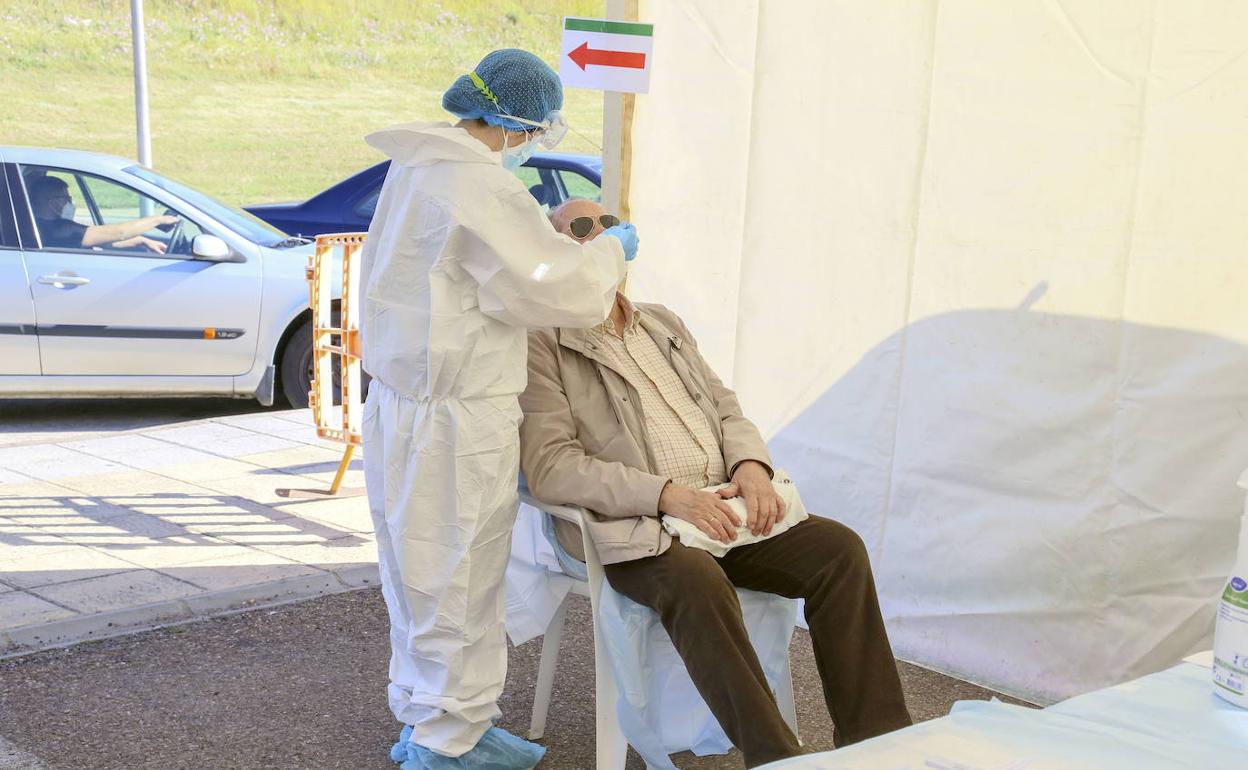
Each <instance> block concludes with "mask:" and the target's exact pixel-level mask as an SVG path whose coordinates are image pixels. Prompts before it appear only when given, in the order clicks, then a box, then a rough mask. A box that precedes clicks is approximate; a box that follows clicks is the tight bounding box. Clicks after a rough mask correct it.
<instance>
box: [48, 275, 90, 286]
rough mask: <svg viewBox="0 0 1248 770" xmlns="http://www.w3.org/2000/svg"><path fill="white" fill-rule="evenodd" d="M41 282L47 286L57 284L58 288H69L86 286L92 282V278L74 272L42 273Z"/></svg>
mask: <svg viewBox="0 0 1248 770" xmlns="http://www.w3.org/2000/svg"><path fill="white" fill-rule="evenodd" d="M39 283H42V284H44V285H46V286H55V287H56V288H58V289H68V288H69V287H70V286H85V285H86V284H88V283H91V279H90V278H83V277H82V276H81V275H74V274H73V273H57V274H56V275H41V276H39Z"/></svg>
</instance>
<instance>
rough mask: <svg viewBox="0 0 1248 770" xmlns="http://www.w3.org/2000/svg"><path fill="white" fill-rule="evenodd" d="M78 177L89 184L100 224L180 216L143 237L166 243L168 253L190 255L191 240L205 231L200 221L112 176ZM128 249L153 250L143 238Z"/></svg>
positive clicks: (87, 188)
mask: <svg viewBox="0 0 1248 770" xmlns="http://www.w3.org/2000/svg"><path fill="white" fill-rule="evenodd" d="M78 179H79V181H80V182H81V183H82V186H83V187H85V188H86V191H87V195H88V197H89V198H90V203H91V205H92V208H93V212H92V213H93V215H95V216H97V218H98V219H99V222H97V224H102V225H113V224H125V223H127V222H133V221H135V220H137V219H141V218H144V217H152V216H156V215H161V216H173V217H178V222H177V223H176V224H173V225H153V226H152V227H149V228H148V229H147V230H145V231H144V232H143V233H142V236H141V237H142V238H145V239H147V240H149V241H151V242H152V243H156V244H163V245H164V247H165V254H177V255H180V256H187V257H189V256H190V255H191V241H193V240H195V236H197V235H199V234H201V233H203V229H201V228H200V227H199V225H197V224H195V223H194V222H192V221H191V220H189V219H187V218H186V217H185V216H183V215H182V214H181V213H179V212H177V211H175V210H174V209H171V208H169V207H168V206H166V205H164V204H163V203H160V202H158V201H156V200H155V199H153V198H149V197H148V196H146V195H143V194H142V193H140V192H138V191H137V190H135V189H133V188H130V187H126V186H125V185H123V184H120V183H118V182H114V181H113V180H111V179H104V178H103V177H98V176H92V175H90V174H79V175H78ZM125 250H127V251H142V252H151V251H152V250H153V247H152V246H151V244H144V243H143V242H142V241H140V242H139V243H137V244H134V245H132V246H130V247H128V248H126V249H125Z"/></svg>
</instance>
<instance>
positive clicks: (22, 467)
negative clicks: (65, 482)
mask: <svg viewBox="0 0 1248 770" xmlns="http://www.w3.org/2000/svg"><path fill="white" fill-rule="evenodd" d="M0 468H7V469H8V470H11V471H16V472H18V473H20V474H22V475H24V476H29V477H31V478H34V479H38V480H40V481H56V480H57V479H66V478H73V477H74V476H85V475H88V474H93V473H109V472H115V471H119V470H123V469H124V468H125V466H123V465H121V464H119V463H115V462H111V461H109V460H105V459H103V458H100V457H95V456H93V455H89V454H84V453H83V452H76V451H74V450H72V449H67V448H65V447H62V446H56V445H44V444H37V445H29V446H20V447H4V448H2V449H0ZM7 492H8V490H6V493H7Z"/></svg>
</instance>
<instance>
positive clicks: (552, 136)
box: [499, 110, 568, 150]
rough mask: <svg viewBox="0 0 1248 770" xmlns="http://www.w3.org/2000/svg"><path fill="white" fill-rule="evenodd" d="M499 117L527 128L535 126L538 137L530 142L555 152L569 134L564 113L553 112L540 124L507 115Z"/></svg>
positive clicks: (503, 114)
mask: <svg viewBox="0 0 1248 770" xmlns="http://www.w3.org/2000/svg"><path fill="white" fill-rule="evenodd" d="M499 117H500V118H507V119H508V120H514V121H516V122H517V123H522V124H524V125H526V126H533V128H534V129H536V131H535V134H536V135H535V136H534V137H533V138H532V139H531V140H530V141H532V142H535V143H537V144H540V145H541V146H542V148H543V149H546V150H553V149H555V148H556V147H558V146H559V143H560V142H562V141H563V137H565V136H567V134H568V121H567V120H565V119H564V117H563V113H562V112H560V111H559V110H551V111H550V112H549V113H547V115H546V119H545V120H543V121H542V122H540V123H539V122H537V121H534V120H527V119H525V118H518V117H516V116H515V115H508V114H506V113H500V114H499Z"/></svg>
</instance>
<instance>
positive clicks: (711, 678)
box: [520, 200, 910, 767]
mask: <svg viewBox="0 0 1248 770" xmlns="http://www.w3.org/2000/svg"><path fill="white" fill-rule="evenodd" d="M551 221H552V223H553V224H554V225H555V226H556V228H557V229H559V230H560V231H561V232H563V233H564V234H565V235H568V236H569V237H571V238H575V239H577V240H581V241H584V240H588V239H590V238H594V237H595V236H597V235H598V234H599V233H601V232H602V231H603V229H605V228H606V227H609V226H610V224H611V223H613V222H614V221H616V220H615V217H613V216H610V215H608V214H606V213H605V212H604V211H603V209H602V208H601V207H600V206H599V205H598V204H596V203H594V202H592V201H586V200H573V201H569V202H567V203H565V204H564V205H563V206H561V207H560V208H558V209H556V210H555V211H554V212H552V214H551ZM520 405H521V407H522V408H523V410H524V423H523V425H522V426H521V432H520V441H521V463H522V466H523V469H524V473H525V476H526V478H527V480H528V484H529V489H530V491H531V492H532V493H533V494H534V495H535V496H536V497H537V498H538V499H540V500H543V501H546V502H549V503H552V504H574V505H579V506H582V507H584V508H585V509H586V510H587V511H588V512H589V513H588V515H587V518H588V520H589V521H588V528H589V534H590V537H591V539H592V542H593V543H594V546H595V547H596V549H597V551H598V555H599V557H600V558H601V559H602V562H603V564H604V566H605V570H606V577H607V580H608V581H609V582H610V583H611V587H612V588H614V589H615V590H616V591H618V592H619V593H621V594H623V595H625V596H627V597H629V598H630V599H632V600H634V601H636V602H639V603H641V604H644V605H646V606H648V607H650V608H652V609H654V610H655V612H657V613H658V615H659V617H660V618H661V619H662V623H663V627H664V628H666V629H667V632H668V634H669V635H670V636H671V639H672V642H673V643H674V644H675V646H676V649H677V650H678V651H679V652H680V656H681V658H682V659H683V660H684V663H685V667H686V668H687V669H688V671H689V675H690V677H691V678H692V679H693V682H694V684H695V685H696V686H697V688H698V691H699V692H700V693H701V694H702V697H703V699H705V700H706V702H707V704H708V705H709V706H710V709H711V711H712V713H714V715H715V717H716V719H718V720H719V723H720V725H721V726H722V727H723V728H724V732H725V733H727V735H728V737H729V738H730V739H731V740H732V742H733V743H734V744H735V745H736V746H737V748H739V749H740V750H741V751H742V753H743V754H744V759H745V764H746V766H747V767H754V766H757V765H761V764H765V763H767V762H772V761H775V760H777V759H782V758H784V757H790V756H795V755H797V754H800V753H802V751H801V749H800V748H799V746H798V742H797V739H796V738H795V737H794V735H793V733H792V732H791V731H790V730H789V728H788V726H787V725H786V724H785V722H784V720H783V718H782V717H781V715H780V712H779V709H778V708H777V706H776V702H775V698H774V697H773V695H772V692H771V690H770V689H769V687H768V685H767V682H766V679H765V678H764V676H763V670H762V667H761V665H760V663H759V661H758V658H757V656H756V655H755V652H754V649H753V647H752V646H751V645H750V641H749V638H748V637H747V635H746V630H745V624H744V621H743V619H742V615H741V608H740V604H739V603H738V601H737V596H736V592H735V591H734V590H733V587H734V586H739V587H741V588H748V589H752V590H755V591H765V592H769V593H774V594H780V595H782V596H787V597H790V598H801V599H805V600H806V620H807V622H808V623H809V625H810V632H811V637H812V640H813V642H814V650H815V657H816V663H817V665H818V669H819V676H820V678H821V679H822V681H823V692H824V698H825V700H826V702H827V706H828V711H829V712H830V714H831V716H832V720H833V722H834V723H835V725H836V733H837V744H838V745H845V744H849V743H853V742H856V741H861V740H864V739H866V738H871V737H873V736H876V735H880V734H882V733H885V732H889V731H891V730H894V729H897V728H900V727H904V726H906V725H909V724H910V715H909V713H908V712H907V710H906V704H905V698H904V696H903V694H902V691H901V682H900V680H899V678H898V675H897V665H896V662H895V660H894V659H893V654H892V650H891V648H890V646H889V642H888V637H887V634H886V632H885V629H884V622H883V619H882V617H881V614H880V609H879V603H878V600H877V598H876V592H875V583H874V580H873V578H872V575H871V565H870V563H869V561H868V557H867V551H866V548H865V547H864V545H863V542H862V540H861V539H860V538H859V537H858V535H857V534H855V533H854V532H853V530H851V529H849V528H848V527H846V526H844V525H843V524H839V523H837V522H835V521H832V520H830V519H825V518H820V517H818V516H811V517H809V518H807V519H805V520H804V521H801V522H800V523H798V524H796V525H794V526H792V527H791V528H790V529H788V530H787V531H784V532H782V533H779V534H775V535H774V536H771V537H766V536H767V535H769V534H771V530H772V528H773V526H774V525H775V522H776V520H777V519H778V518H779V517H781V516H782V515H783V505H782V501H781V499H780V496H779V495H778V494H777V492H776V489H775V487H774V486H773V485H772V481H771V479H772V475H773V474H772V466H771V460H770V458H769V456H768V453H767V449H766V447H765V445H764V443H763V440H762V437H761V436H760V435H759V432H758V429H757V428H756V427H755V426H754V425H753V424H752V423H751V422H750V421H749V420H747V419H746V418H745V417H744V416H743V415H742V414H741V408H740V406H739V405H738V402H737V397H736V395H735V394H734V393H733V392H732V391H731V390H729V389H728V388H726V387H724V385H723V384H722V383H721V381H720V379H719V378H718V377H717V376H716V375H715V373H714V372H713V371H711V368H710V367H709V366H708V365H707V363H706V361H705V360H704V359H703V358H702V356H701V354H700V353H699V352H698V348H697V344H696V343H695V342H694V340H693V337H692V336H691V335H690V333H689V330H688V329H686V328H685V325H684V324H683V323H682V322H681V320H680V318H678V317H677V316H676V314H674V313H673V312H672V311H670V310H668V309H667V308H665V307H662V306H660V305H642V304H638V305H633V304H631V303H630V302H629V301H628V300H627V299H625V298H624V296H623V295H619V296H618V298H617V301H616V304H615V309H614V311H613V312H612V314H611V317H610V318H608V319H607V320H606V321H604V322H603V323H602V324H601V325H600V326H598V327H596V328H594V329H589V330H575V329H542V330H538V331H535V332H532V333H531V334H530V336H529V384H528V388H527V390H526V391H525V393H524V395H523V396H521V399H520ZM726 482H731V483H730V484H729V486H728V487H727V488H725V489H724V490H722V491H721V492H720V493H718V494H715V493H712V492H708V491H704V488H706V487H709V486H713V485H719V484H723V483H726ZM737 496H740V497H743V498H744V502H745V504H746V507H745V510H747V511H748V521H747V522H740V521H739V520H738V519H737V517H736V515H735V514H734V513H733V510H732V507H730V506H729V505H728V504H727V502H726V498H733V497H737ZM665 516H670V517H675V518H677V519H684V520H685V521H688V522H691V523H693V524H694V525H696V526H697V527H698V529H699V530H701V531H702V532H703V533H705V534H706V535H707V536H709V537H711V538H714V539H715V540H717V541H719V542H722V543H724V544H725V545H728V546H731V545H732V542H733V541H734V540H736V539H737V531H738V527H739V526H740V525H742V524H743V523H744V524H746V525H748V532H749V534H751V535H753V536H761V537H764V538H765V539H762V540H759V541H758V542H754V543H752V544H742V545H738V546H736V547H731V548H729V550H728V551H727V553H726V554H724V555H723V556H722V557H718V558H717V557H715V556H712V555H711V553H710V552H708V551H707V550H702V549H698V548H690V547H687V546H685V545H684V544H682V542H681V541H680V540H673V538H672V537H671V536H670V535H669V534H668V533H667V532H666V531H665V529H664V527H663V526H662V524H661V518H662V517H665ZM559 525H560V529H559V539H560V543H561V544H562V545H563V546H564V547H565V548H566V549H567V550H568V551H569V552H571V553H572V554H573V555H575V556H578V557H583V553H581V550H582V549H581V540H580V538H579V536H577V534H576V533H575V527H574V526H573V525H571V524H567V523H565V522H559ZM569 528H570V529H571V531H568V530H569ZM742 539H745V538H744V537H743V538H742ZM749 539H751V540H752V539H754V538H753V537H751V538H749Z"/></svg>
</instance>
